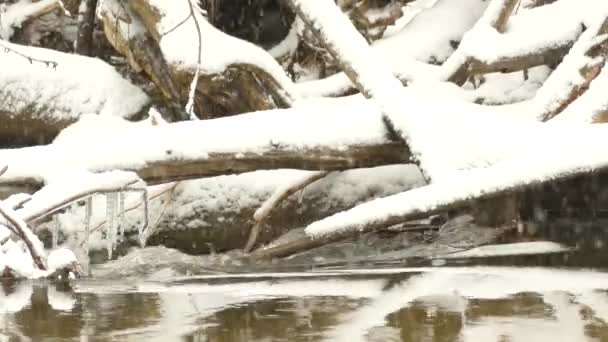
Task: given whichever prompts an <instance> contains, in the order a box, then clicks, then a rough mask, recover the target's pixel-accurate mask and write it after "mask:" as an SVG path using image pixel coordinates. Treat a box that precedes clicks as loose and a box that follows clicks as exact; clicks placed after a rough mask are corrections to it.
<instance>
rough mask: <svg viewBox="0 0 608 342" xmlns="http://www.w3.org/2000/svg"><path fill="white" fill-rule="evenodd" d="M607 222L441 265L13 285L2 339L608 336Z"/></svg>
mask: <svg viewBox="0 0 608 342" xmlns="http://www.w3.org/2000/svg"><path fill="white" fill-rule="evenodd" d="M605 227H608V226H604V224H603V223H601V222H595V223H594V224H589V223H580V224H576V225H572V223H567V222H562V223H561V224H560V223H559V222H557V223H553V224H551V225H542V224H537V225H533V226H532V225H530V226H528V227H526V229H525V230H524V231H520V232H519V233H517V239H518V240H520V241H527V240H535V239H538V238H543V239H550V240H552V241H557V242H562V243H569V245H570V246H572V247H576V248H577V249H576V251H573V252H567V253H554V254H544V255H526V256H509V257H495V258H483V259H476V260H452V261H449V262H447V263H446V264H445V265H446V266H443V267H419V268H405V267H404V265H403V264H399V262H397V261H395V260H393V261H390V262H385V263H378V265H376V266H374V265H361V267H363V269H360V268H355V269H352V268H351V269H345V268H346V267H351V266H352V265H351V264H344V265H343V267H339V265H338V266H334V267H332V268H331V269H325V270H323V269H317V270H316V271H312V272H310V271H309V272H299V273H280V272H279V273H267V274H232V275H207V276H198V277H180V278H176V277H174V276H170V275H167V276H166V277H165V278H164V279H159V277H155V278H154V279H155V280H152V279H153V278H150V277H145V276H143V275H142V276H141V277H137V276H136V277H131V278H128V279H121V280H118V281H109V280H100V279H88V280H87V279H85V280H79V281H77V282H75V283H72V284H70V285H66V284H63V285H58V284H49V283H47V282H44V281H35V282H17V283H15V282H13V283H7V282H4V283H2V286H1V290H0V341H46V340H48V341H63V340H79V341H141V340H146V341H348V342H355V341H608V272H605V271H604V269H605V268H606V266H608V260H607V259H606V258H607V257H608V229H607V228H605ZM512 238H513V237H511V238H510V239H512ZM421 264H424V263H421ZM427 264H428V263H427ZM480 264H483V265H485V266H479V265H480ZM411 265H415V263H410V264H408V265H407V266H411ZM454 265H458V267H454ZM121 267H125V266H124V265H122V266H121ZM398 267H402V268H398ZM127 271H128V270H125V269H122V270H116V272H121V274H126V273H127ZM159 274H162V272H160V273H159ZM157 275H158V274H157Z"/></svg>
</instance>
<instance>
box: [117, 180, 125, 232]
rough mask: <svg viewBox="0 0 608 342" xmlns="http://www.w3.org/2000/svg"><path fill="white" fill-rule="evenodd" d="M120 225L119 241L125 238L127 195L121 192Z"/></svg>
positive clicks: (119, 203) (119, 205) (119, 202)
mask: <svg viewBox="0 0 608 342" xmlns="http://www.w3.org/2000/svg"><path fill="white" fill-rule="evenodd" d="M118 224H119V227H120V233H119V239H118V240H119V241H122V240H124V238H125V193H124V191H121V192H120V194H119V199H118Z"/></svg>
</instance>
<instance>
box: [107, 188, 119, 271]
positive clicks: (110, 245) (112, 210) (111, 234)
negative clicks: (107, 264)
mask: <svg viewBox="0 0 608 342" xmlns="http://www.w3.org/2000/svg"><path fill="white" fill-rule="evenodd" d="M117 202H118V193H116V192H110V193H108V194H106V240H107V249H108V259H112V251H113V250H114V247H115V246H116V204H117Z"/></svg>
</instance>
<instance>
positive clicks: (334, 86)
mask: <svg viewBox="0 0 608 342" xmlns="http://www.w3.org/2000/svg"><path fill="white" fill-rule="evenodd" d="M486 6H487V1H481V0H442V1H438V2H437V3H436V4H435V5H434V6H432V7H430V8H427V9H424V10H421V12H420V13H418V14H417V15H416V16H414V17H413V19H411V21H409V22H408V23H407V24H406V25H405V26H404V27H402V28H401V29H400V30H399V31H398V32H396V33H394V34H392V35H390V36H388V37H385V38H383V39H380V40H378V41H376V42H374V43H373V44H372V45H371V49H372V50H373V51H374V53H375V54H376V55H377V56H378V58H379V59H380V60H381V61H383V62H384V63H386V64H388V66H389V67H390V69H391V70H392V72H393V74H394V75H395V76H397V77H399V79H401V80H409V81H417V80H438V79H439V76H440V74H439V71H440V70H439V67H438V66H436V65H433V64H429V63H430V62H433V63H441V62H443V61H445V60H446V59H447V57H448V56H449V55H450V54H451V53H452V52H453V51H454V48H453V47H452V45H451V42H452V41H454V42H458V41H460V39H461V38H462V35H463V34H464V33H465V32H466V31H467V30H469V29H470V28H471V27H472V26H473V24H474V23H475V21H476V20H477V19H478V18H479V17H480V16H481V14H482V12H483V10H484V9H485V7H486ZM406 11H407V7H406ZM406 14H407V13H406ZM406 14H405V15H406ZM446 25H449V27H450V29H449V30H446V29H445V27H446ZM350 87H352V83H351V81H350V80H349V79H348V77H346V75H345V74H344V73H343V72H341V73H337V74H335V75H332V76H329V77H327V78H324V79H321V80H314V81H307V82H302V83H298V84H297V85H296V88H297V90H298V93H299V94H300V96H302V97H318V96H331V95H332V94H337V93H338V94H339V93H344V92H345V90H346V89H349V88H350Z"/></svg>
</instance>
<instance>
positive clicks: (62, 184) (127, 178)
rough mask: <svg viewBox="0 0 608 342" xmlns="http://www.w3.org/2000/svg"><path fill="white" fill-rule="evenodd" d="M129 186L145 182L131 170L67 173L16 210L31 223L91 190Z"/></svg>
mask: <svg viewBox="0 0 608 342" xmlns="http://www.w3.org/2000/svg"><path fill="white" fill-rule="evenodd" d="M138 183H139V185H138ZM142 184H143V185H142ZM130 189H137V190H143V189H145V183H143V182H141V179H140V178H139V177H138V176H137V174H136V173H133V172H125V171H109V172H104V173H98V174H96V173H90V172H81V173H68V174H65V175H62V176H60V177H56V178H54V179H52V180H51V181H50V182H49V184H48V185H46V186H44V187H43V188H42V189H40V190H39V191H37V192H36V193H34V195H32V197H31V199H30V200H29V201H27V202H25V204H24V205H23V207H22V208H20V209H17V210H16V212H17V214H18V215H19V217H21V218H22V219H23V220H24V221H26V222H32V221H35V220H37V219H40V218H42V217H44V216H46V215H50V214H52V213H54V212H55V211H57V210H60V209H61V208H64V207H66V206H68V205H70V204H72V203H74V202H75V201H78V200H80V199H82V198H84V197H87V196H90V195H93V194H95V193H105V192H115V191H124V190H130Z"/></svg>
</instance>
